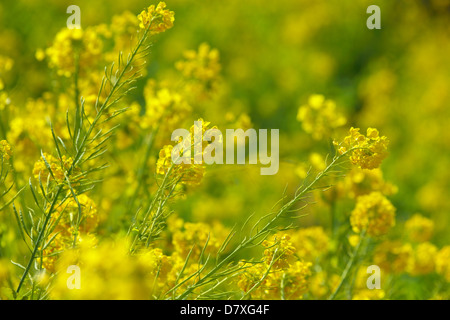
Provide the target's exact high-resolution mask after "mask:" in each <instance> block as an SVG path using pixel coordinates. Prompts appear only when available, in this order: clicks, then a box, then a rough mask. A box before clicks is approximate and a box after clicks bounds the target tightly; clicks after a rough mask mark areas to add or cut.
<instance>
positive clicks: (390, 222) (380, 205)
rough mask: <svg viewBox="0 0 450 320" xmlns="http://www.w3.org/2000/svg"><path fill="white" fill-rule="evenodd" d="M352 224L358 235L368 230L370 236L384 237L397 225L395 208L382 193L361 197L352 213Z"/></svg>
mask: <svg viewBox="0 0 450 320" xmlns="http://www.w3.org/2000/svg"><path fill="white" fill-rule="evenodd" d="M350 224H351V226H352V229H353V231H354V232H356V233H360V232H361V231H363V230H367V234H368V235H370V236H375V237H377V236H381V235H384V234H386V233H387V232H388V231H389V230H390V229H391V227H393V226H394V225H395V207H394V206H393V205H392V203H391V202H390V201H389V200H388V199H386V198H385V197H384V196H383V195H382V194H381V193H380V192H372V193H370V194H368V195H364V196H360V197H358V198H357V199H356V206H355V209H353V211H352V212H351V215H350Z"/></svg>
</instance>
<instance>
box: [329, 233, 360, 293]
mask: <svg viewBox="0 0 450 320" xmlns="http://www.w3.org/2000/svg"><path fill="white" fill-rule="evenodd" d="M365 235H366V231H365V230H363V231H362V232H361V234H360V239H359V242H358V244H357V245H356V247H355V250H354V251H353V253H352V256H351V257H350V260H348V262H347V265H346V266H345V269H344V271H343V272H342V275H341V281H340V282H339V284H338V286H337V287H336V289H335V290H334V292H333V293H332V294H331V295H330V296H329V297H328V300H333V299H334V298H336V295H337V294H338V293H339V291H340V290H341V288H342V285H343V284H344V283H345V281H346V280H347V278H348V276H349V274H350V270H351V269H352V268H353V266H354V264H355V261H356V257H357V256H358V253H359V250H360V248H361V244H362V243H363V241H364V238H365Z"/></svg>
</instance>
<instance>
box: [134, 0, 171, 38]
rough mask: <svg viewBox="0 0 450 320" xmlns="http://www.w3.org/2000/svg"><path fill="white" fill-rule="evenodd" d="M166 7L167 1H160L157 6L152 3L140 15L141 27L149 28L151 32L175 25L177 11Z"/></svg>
mask: <svg viewBox="0 0 450 320" xmlns="http://www.w3.org/2000/svg"><path fill="white" fill-rule="evenodd" d="M165 8H166V3H165V2H160V3H158V5H157V6H156V7H155V5H151V6H150V7H148V8H147V9H146V10H144V11H142V12H141V13H140V14H139V15H138V19H139V21H140V23H139V27H140V28H141V29H147V28H149V30H150V33H151V34H156V33H161V32H164V31H166V30H168V29H170V28H172V27H173V22H174V21H175V17H174V15H175V13H174V12H173V11H169V10H167V9H165Z"/></svg>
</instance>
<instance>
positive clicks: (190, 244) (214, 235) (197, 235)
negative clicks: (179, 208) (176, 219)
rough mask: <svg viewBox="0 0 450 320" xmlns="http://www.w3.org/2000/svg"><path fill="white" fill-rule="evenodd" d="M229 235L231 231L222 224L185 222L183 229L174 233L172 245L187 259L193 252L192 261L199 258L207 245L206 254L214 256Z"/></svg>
mask: <svg viewBox="0 0 450 320" xmlns="http://www.w3.org/2000/svg"><path fill="white" fill-rule="evenodd" d="M228 233H229V230H228V229H227V228H225V227H224V226H223V225H222V224H220V223H216V224H213V225H212V226H210V225H208V224H205V223H201V222H198V223H191V222H185V223H184V224H183V229H179V230H176V231H174V233H173V236H172V244H173V246H174V248H175V251H176V252H178V253H179V254H180V256H181V257H186V256H187V255H188V253H189V252H190V251H191V250H192V253H191V259H195V258H196V257H199V255H200V253H201V252H202V250H203V248H204V247H205V245H206V248H205V252H204V253H205V254H206V255H212V256H214V255H216V254H217V251H218V250H219V248H220V246H221V245H222V243H223V241H224V240H225V238H226V237H227V235H228Z"/></svg>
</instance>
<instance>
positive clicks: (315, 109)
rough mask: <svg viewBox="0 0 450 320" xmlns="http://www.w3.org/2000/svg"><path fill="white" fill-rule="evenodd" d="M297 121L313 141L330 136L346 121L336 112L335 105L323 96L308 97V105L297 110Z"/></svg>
mask: <svg viewBox="0 0 450 320" xmlns="http://www.w3.org/2000/svg"><path fill="white" fill-rule="evenodd" d="M297 120H298V121H300V122H301V123H302V128H303V130H305V131H306V132H307V133H309V134H311V135H312V137H313V139H314V140H321V139H323V138H327V137H329V136H330V135H331V133H332V131H333V130H334V129H336V128H339V127H341V126H343V125H344V124H345V123H346V122H347V120H346V119H345V117H344V116H342V115H341V114H339V113H338V112H337V111H336V104H335V103H334V101H332V100H326V99H325V97H324V96H323V95H320V94H314V95H311V96H310V97H309V100H308V104H307V105H303V106H301V107H300V108H299V109H298V113H297Z"/></svg>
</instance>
